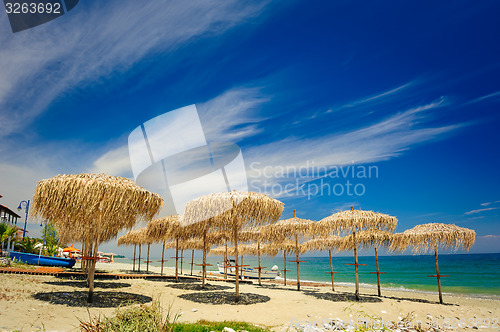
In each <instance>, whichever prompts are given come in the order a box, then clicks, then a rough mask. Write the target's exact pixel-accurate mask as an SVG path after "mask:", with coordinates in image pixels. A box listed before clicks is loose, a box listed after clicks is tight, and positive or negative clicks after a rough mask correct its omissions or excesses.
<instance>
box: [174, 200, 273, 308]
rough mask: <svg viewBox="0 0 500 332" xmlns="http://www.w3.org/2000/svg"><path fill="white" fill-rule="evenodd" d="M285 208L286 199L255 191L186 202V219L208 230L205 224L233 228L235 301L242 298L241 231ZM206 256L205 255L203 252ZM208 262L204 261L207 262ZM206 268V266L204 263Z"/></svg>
mask: <svg viewBox="0 0 500 332" xmlns="http://www.w3.org/2000/svg"><path fill="white" fill-rule="evenodd" d="M282 212H283V203H282V202H280V201H278V200H275V199H273V198H270V197H268V196H266V195H263V194H260V193H255V192H224V193H218V194H210V195H206V196H202V197H200V198H197V199H194V200H192V201H190V202H188V203H187V204H186V207H185V209H184V218H183V222H184V224H185V225H190V227H193V228H194V229H197V228H198V231H199V233H202V234H206V225H207V224H211V225H213V226H214V227H216V228H217V229H220V230H225V231H231V232H232V235H233V241H234V246H235V251H236V252H235V265H236V276H235V301H236V302H238V301H239V280H238V268H239V267H240V266H238V233H239V231H240V230H241V229H242V228H243V227H245V226H247V227H250V226H259V225H264V224H269V223H273V222H276V220H278V218H279V217H280V215H281V213H282ZM204 256H205V255H204ZM204 264H205V263H204ZM203 268H204V270H205V271H206V269H205V266H203Z"/></svg>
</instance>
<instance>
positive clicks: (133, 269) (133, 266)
mask: <svg viewBox="0 0 500 332" xmlns="http://www.w3.org/2000/svg"><path fill="white" fill-rule="evenodd" d="M136 249H137V244H134V260H133V263H132V271H135V251H136Z"/></svg>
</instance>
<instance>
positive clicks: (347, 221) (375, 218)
mask: <svg viewBox="0 0 500 332" xmlns="http://www.w3.org/2000/svg"><path fill="white" fill-rule="evenodd" d="M397 224H398V219H397V218H396V217H392V216H390V215H388V214H385V213H377V212H373V211H363V210H354V208H353V207H351V210H348V211H342V212H337V213H334V214H332V215H331V216H329V217H326V218H324V219H322V220H320V221H319V222H318V223H317V225H315V227H316V229H317V232H319V233H321V234H323V235H329V234H332V233H336V234H341V233H352V242H353V250H354V264H352V265H354V273H355V283H356V293H355V294H356V300H358V301H359V273H358V272H359V271H358V267H359V265H360V264H358V252H357V247H358V246H357V236H356V235H357V234H356V233H357V232H360V231H363V230H367V229H373V228H375V229H380V230H386V231H389V232H394V230H395V229H396V226H397Z"/></svg>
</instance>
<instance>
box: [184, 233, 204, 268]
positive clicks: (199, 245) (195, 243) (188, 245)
mask: <svg viewBox="0 0 500 332" xmlns="http://www.w3.org/2000/svg"><path fill="white" fill-rule="evenodd" d="M203 247H204V245H203V241H202V240H201V239H196V238H193V239H187V240H184V241H182V242H181V244H180V248H181V249H182V250H191V273H190V275H193V265H194V251H195V250H203Z"/></svg>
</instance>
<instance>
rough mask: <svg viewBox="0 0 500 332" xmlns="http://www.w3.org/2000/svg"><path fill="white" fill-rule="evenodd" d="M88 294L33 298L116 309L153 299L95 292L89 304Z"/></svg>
mask: <svg viewBox="0 0 500 332" xmlns="http://www.w3.org/2000/svg"><path fill="white" fill-rule="evenodd" d="M88 295H89V293H88V292H85V291H74V292H47V293H37V294H35V295H33V297H34V298H35V299H37V300H40V301H45V302H49V303H51V304H63V305H67V306H70V307H94V308H115V307H118V306H120V305H130V304H134V303H141V304H143V303H148V302H151V301H152V300H153V299H152V298H151V297H149V296H145V295H140V294H133V293H125V292H94V297H93V302H92V303H87V299H88Z"/></svg>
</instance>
